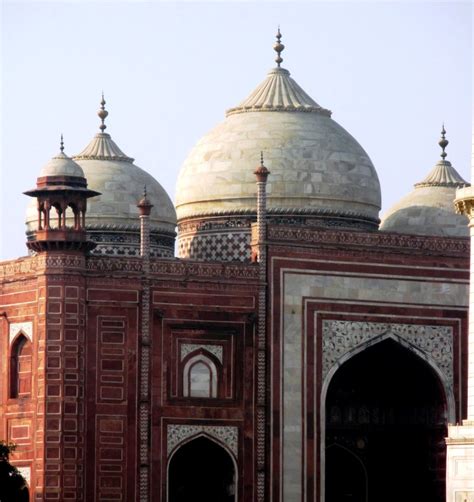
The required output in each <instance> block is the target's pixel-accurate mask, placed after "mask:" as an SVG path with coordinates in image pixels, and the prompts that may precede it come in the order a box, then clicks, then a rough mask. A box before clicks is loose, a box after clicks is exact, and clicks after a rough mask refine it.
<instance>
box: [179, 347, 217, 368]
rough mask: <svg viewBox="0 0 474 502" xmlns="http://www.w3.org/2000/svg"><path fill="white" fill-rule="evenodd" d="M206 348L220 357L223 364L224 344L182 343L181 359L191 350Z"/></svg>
mask: <svg viewBox="0 0 474 502" xmlns="http://www.w3.org/2000/svg"><path fill="white" fill-rule="evenodd" d="M199 349H204V350H207V351H208V352H210V353H211V354H213V355H214V356H216V357H217V359H219V362H220V363H221V364H222V359H223V348H222V345H209V344H201V343H183V344H182V345H181V361H182V360H183V359H184V358H185V357H186V356H187V355H188V354H190V353H191V352H194V351H195V350H199Z"/></svg>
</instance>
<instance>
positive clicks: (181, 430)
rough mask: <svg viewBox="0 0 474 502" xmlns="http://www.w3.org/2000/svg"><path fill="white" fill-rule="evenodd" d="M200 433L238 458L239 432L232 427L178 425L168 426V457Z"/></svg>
mask: <svg viewBox="0 0 474 502" xmlns="http://www.w3.org/2000/svg"><path fill="white" fill-rule="evenodd" d="M200 433H202V434H205V435H207V436H211V437H213V438H215V439H217V440H218V442H220V443H223V444H225V445H226V446H227V447H228V448H229V450H230V451H231V452H232V453H233V454H234V455H235V458H237V457H238V439H239V430H238V428H237V427H234V426H227V425H215V426H214V425H186V424H185V425H181V424H180V425H178V424H168V430H167V440H168V441H167V442H168V456H169V455H170V453H171V452H172V451H173V450H174V449H175V448H176V446H178V445H179V444H181V443H183V442H184V441H186V440H187V439H189V438H191V437H193V436H199V435H200Z"/></svg>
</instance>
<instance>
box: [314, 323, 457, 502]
mask: <svg viewBox="0 0 474 502" xmlns="http://www.w3.org/2000/svg"><path fill="white" fill-rule="evenodd" d="M385 340H393V341H395V342H396V343H398V344H400V345H402V346H403V347H405V348H406V349H407V350H409V351H411V352H412V353H414V354H415V355H417V356H418V357H419V358H420V359H421V360H423V361H425V362H426V363H428V365H429V366H430V367H431V369H432V370H433V371H434V372H435V374H436V376H437V377H438V378H439V380H440V382H441V384H442V385H441V386H442V388H443V390H444V397H445V399H446V408H447V409H446V411H447V415H448V417H447V418H448V423H454V422H455V420H456V407H455V400H454V391H453V388H452V386H451V385H450V384H449V381H448V378H447V377H446V375H445V374H444V372H443V371H442V370H441V369H440V368H439V366H438V365H437V364H436V362H435V361H434V359H433V358H432V357H431V356H430V355H429V354H428V353H427V352H425V351H423V350H421V349H419V348H418V347H416V346H415V345H413V344H411V343H409V342H407V341H406V340H404V339H403V338H401V337H400V336H398V335H396V334H394V333H392V332H391V331H390V330H388V331H387V332H385V333H383V334H381V335H378V336H375V337H374V338H370V339H369V340H366V341H365V342H363V343H361V344H360V345H357V346H356V347H353V348H352V349H350V350H349V351H347V352H346V353H344V354H343V355H342V356H341V357H340V358H339V359H338V360H337V361H336V362H335V364H333V366H332V367H331V368H330V369H329V371H328V373H327V375H326V377H325V379H324V381H323V385H322V387H321V398H320V410H321V419H320V431H321V435H320V451H319V458H320V464H319V465H320V472H319V477H320V479H321V485H320V486H321V502H324V497H325V493H324V492H325V484H326V483H325V481H326V457H325V451H326V406H325V405H326V397H327V392H328V389H329V384H330V383H331V380H332V378H333V376H334V374H335V373H336V371H337V370H338V369H339V368H340V367H341V366H342V365H343V364H344V363H345V362H347V361H349V359H352V357H354V356H355V355H357V354H360V353H361V352H363V351H364V350H365V349H367V348H369V347H372V346H373V345H376V344H378V343H381V342H383V341H385Z"/></svg>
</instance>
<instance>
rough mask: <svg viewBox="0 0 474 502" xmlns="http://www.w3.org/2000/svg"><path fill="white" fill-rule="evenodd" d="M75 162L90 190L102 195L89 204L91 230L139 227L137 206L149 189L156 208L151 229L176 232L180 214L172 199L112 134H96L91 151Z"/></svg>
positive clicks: (151, 218) (88, 148) (84, 153)
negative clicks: (81, 170) (121, 147)
mask: <svg viewBox="0 0 474 502" xmlns="http://www.w3.org/2000/svg"><path fill="white" fill-rule="evenodd" d="M73 158H74V160H75V161H76V162H77V163H78V164H79V165H80V166H81V167H82V169H83V171H84V174H85V177H86V179H87V183H88V186H89V188H91V189H92V190H97V191H98V192H100V193H101V195H99V196H98V197H94V198H93V199H91V200H90V201H89V203H88V208H87V225H88V226H97V225H100V226H107V227H110V228H117V229H120V228H123V229H127V228H129V227H134V226H137V225H138V224H139V218H138V214H139V212H138V208H137V203H138V201H139V200H140V199H141V198H142V196H143V189H144V187H145V186H146V190H147V193H148V198H149V199H150V201H151V202H152V204H153V206H154V207H153V209H152V210H151V214H150V225H151V228H152V229H164V230H167V231H169V232H174V230H175V226H176V212H175V209H174V206H173V203H172V201H171V199H170V197H169V195H168V194H167V193H166V191H165V190H164V188H163V187H162V186H161V185H160V183H158V181H156V180H155V178H153V176H151V175H150V174H148V173H147V172H146V171H144V170H143V169H141V168H140V167H138V166H136V165H135V164H134V163H133V160H134V159H132V158H130V157H127V156H126V155H125V154H124V153H123V152H122V151H121V150H120V149H119V148H118V146H117V145H116V144H115V143H114V141H113V140H112V138H111V137H110V135H109V134H107V133H98V134H96V136H95V137H94V139H93V140H92V142H91V143H90V144H89V145H88V147H87V148H86V149H85V150H83V151H82V152H81V153H79V154H77V155H75V156H74V157H73Z"/></svg>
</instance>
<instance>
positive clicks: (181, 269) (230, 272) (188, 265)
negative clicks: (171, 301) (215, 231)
mask: <svg viewBox="0 0 474 502" xmlns="http://www.w3.org/2000/svg"><path fill="white" fill-rule="evenodd" d="M151 271H152V273H154V274H159V275H175V276H183V275H184V276H186V277H189V278H191V277H199V278H206V279H243V280H257V279H258V277H259V269H258V267H257V266H256V265H250V264H238V265H235V264H228V263H196V262H190V261H184V260H170V261H164V260H163V261H155V262H152V264H151Z"/></svg>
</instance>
